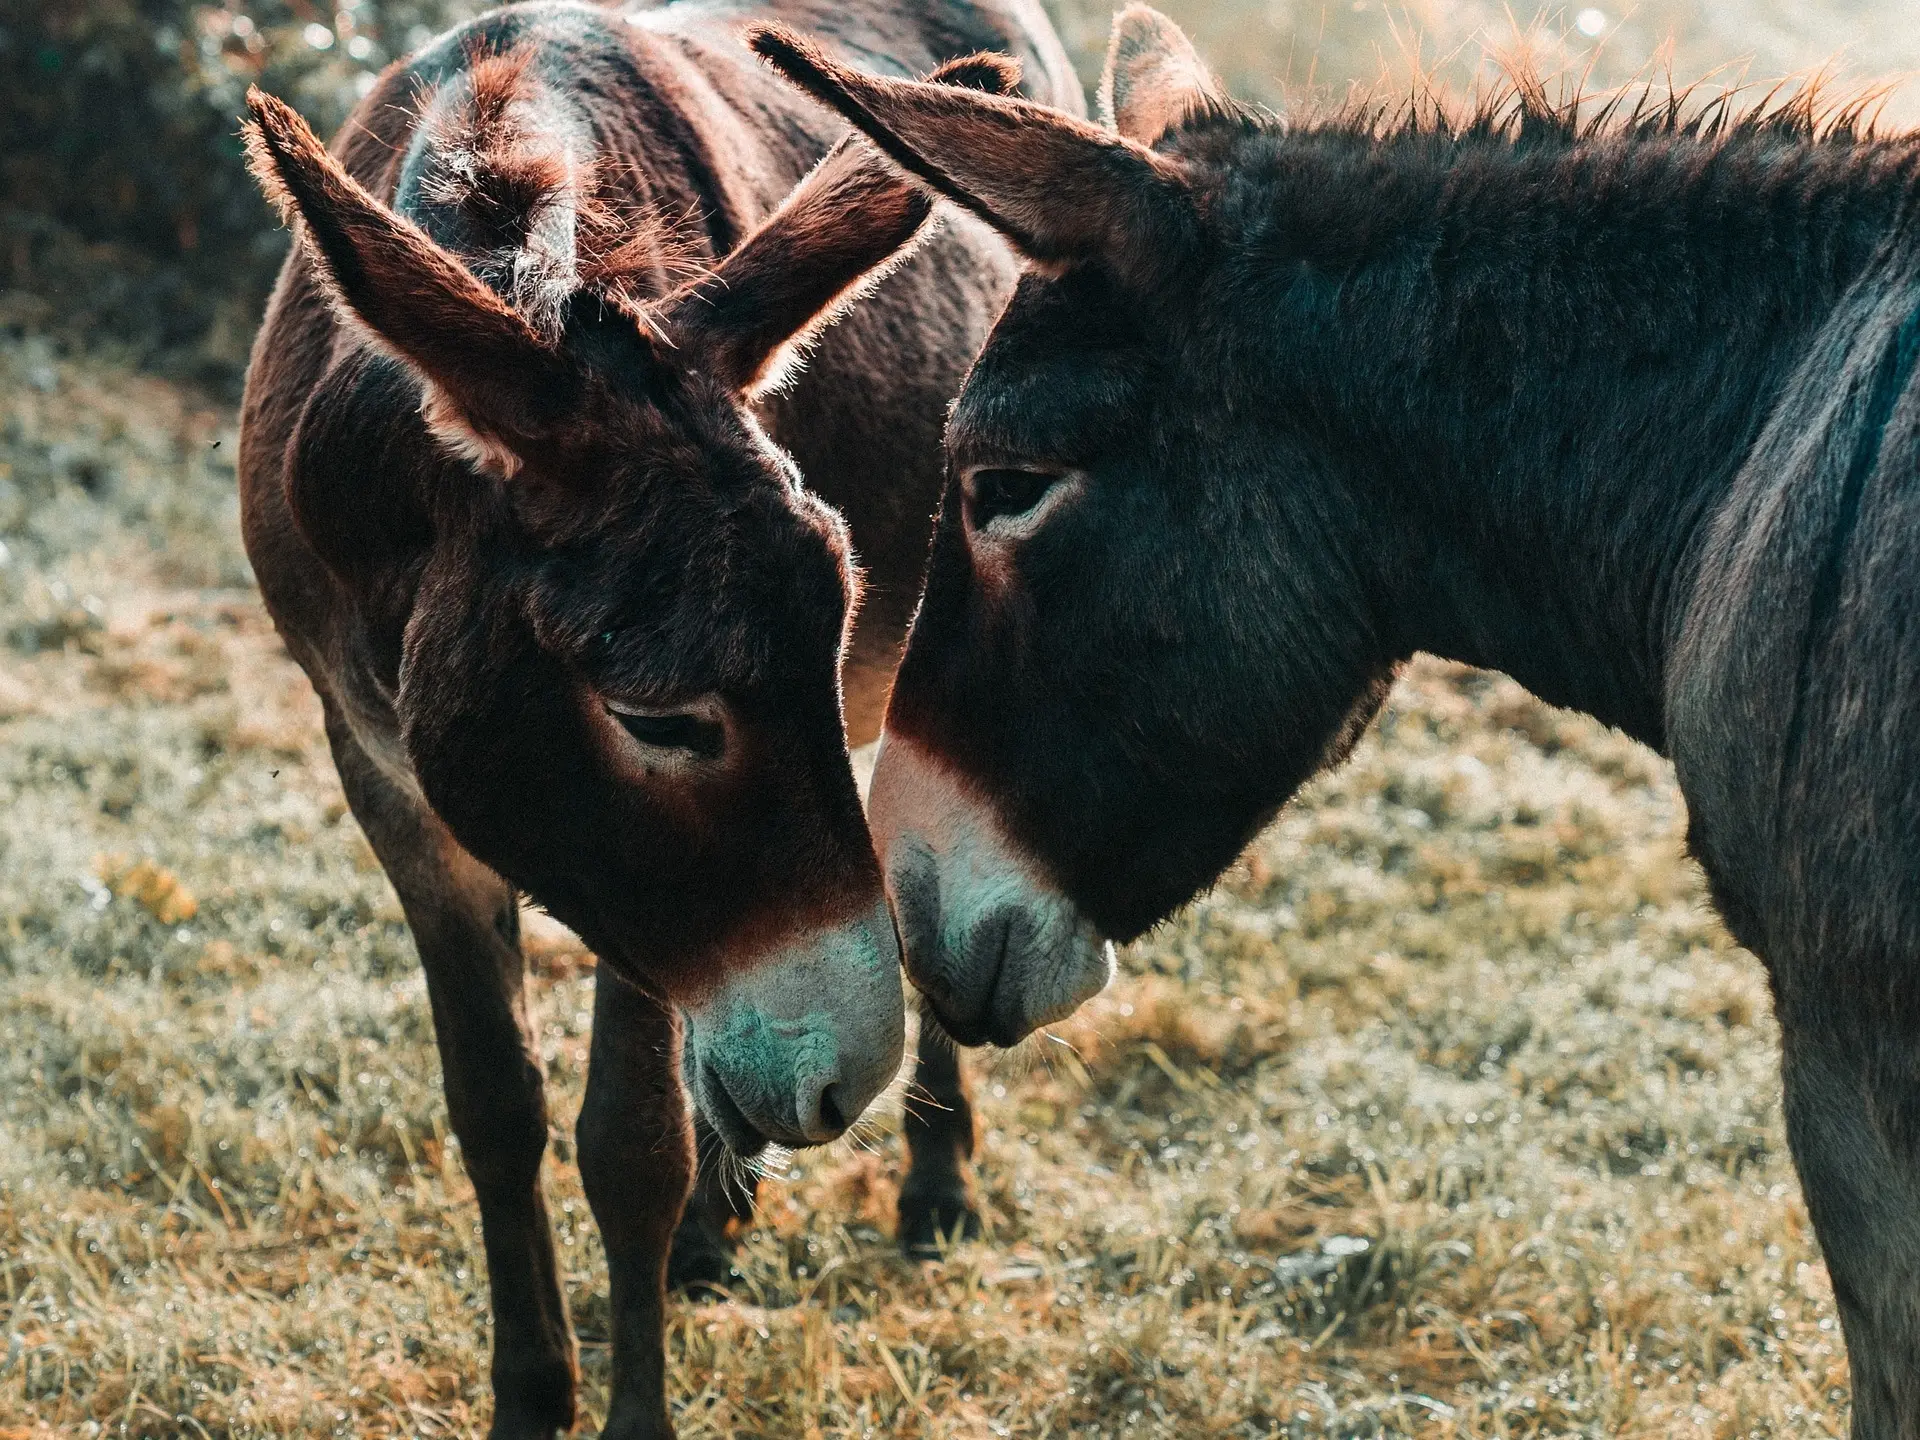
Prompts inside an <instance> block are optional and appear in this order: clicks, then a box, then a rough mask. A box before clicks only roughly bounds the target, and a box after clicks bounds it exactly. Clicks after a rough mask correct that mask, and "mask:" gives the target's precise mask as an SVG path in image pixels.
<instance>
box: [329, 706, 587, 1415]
mask: <svg viewBox="0 0 1920 1440" xmlns="http://www.w3.org/2000/svg"><path fill="white" fill-rule="evenodd" d="M327 738H328V740H329V741H331V742H332V745H333V757H334V764H335V766H336V768H337V769H338V770H339V772H340V781H341V784H342V786H343V787H344V788H345V790H346V792H347V802H348V804H350V805H351V806H352V807H353V814H354V818H355V819H356V820H358V821H359V822H360V828H361V829H362V830H363V831H365V832H366V836H367V841H368V843H369V844H371V845H372V846H373V850H374V853H375V854H376V855H378V856H379V857H380V863H381V865H383V866H384V867H385V868H386V872H387V877H388V879H390V880H391V881H392V882H393V888H394V889H395V890H396V891H397V892H398V893H399V896H400V904H401V906H402V908H403V909H404V910H405V911H406V915H407V923H408V925H409V926H410V927H411V928H412V930H413V939H414V944H415V945H416V946H417V947H418V948H419V951H420V961H421V964H422V966H423V967H424V968H425V970H426V972H427V999H428V1002H429V1003H430V1004H431V1006H432V1009H433V1033H434V1038H435V1040H437V1041H438V1042H439V1047H440V1068H441V1072H442V1075H443V1077H444V1083H445V1086H446V1093H447V1115H448V1118H449V1119H450V1120H451V1121H452V1122H453V1133H454V1134H455V1135H457V1136H458V1137H459V1139H460V1152H461V1155H462V1157H463V1158H464V1160H465V1162H466V1167H467V1175H468V1177H469V1178H470V1179H471V1180H472V1181H473V1188H474V1193H475V1195H476V1196H477V1198H478V1199H479V1201H480V1233H481V1239H482V1243H483V1244H484V1245H485V1247H486V1252H487V1278H488V1281H489V1282H490V1285H491V1288H492V1293H493V1426H492V1428H491V1429H490V1430H489V1431H488V1432H487V1433H488V1436H489V1437H490V1440H551V1437H552V1436H553V1434H554V1432H555V1431H556V1430H565V1429H569V1428H570V1427H571V1426H572V1425H573V1415H574V1411H573V1391H574V1349H573V1334H572V1331H571V1330H570V1329H569V1328H568V1325H567V1307H566V1301H565V1299H564V1297H563V1296H562V1295H561V1293H560V1279H559V1274H558V1272H557V1270H556V1268H555V1264H554V1255H553V1234H552V1231H551V1229H550V1228H549V1226H548V1222H547V1208H546V1202H545V1200H544V1199H543V1198H542V1196H541V1193H540V1159H541V1156H542V1154H544V1152H545V1151H546V1148H547V1107H546V1099H545V1095H544V1090H543V1085H542V1078H541V1073H540V1062H539V1060H538V1058H537V1054H536V1051H535V1049H534V1042H533V1034H532V1031H531V1028H530V1027H529V1026H528V1024H527V1010H526V997H525V993H524V984H525V964H524V961H523V960H522V958H521V954H520V929H519V923H520V912H519V907H518V904H517V902H516V900H515V897H514V893H513V890H512V889H511V887H509V886H508V885H507V883H506V882H505V881H504V880H502V879H501V878H500V877H499V876H498V875H496V874H494V873H493V871H491V870H489V869H488V868H487V867H486V866H484V865H482V864H481V863H480V862H479V861H477V860H475V859H474V858H473V857H472V856H471V855H469V854H467V852H466V851H465V850H463V849H461V848H460V846H459V845H458V844H456V843H455V842H454V840H453V837H452V836H451V835H449V834H448V833H447V830H446V827H445V826H443V825H442V824H441V823H440V821H439V820H438V819H437V818H435V817H434V815H433V814H432V813H431V812H430V811H428V810H427V809H426V807H425V806H424V805H422V804H421V803H420V802H419V801H418V800H417V799H416V798H415V797H413V796H412V795H409V794H407V793H406V792H404V791H402V790H401V789H400V788H399V787H397V786H396V785H394V784H393V783H392V782H391V781H390V780H388V779H387V778H386V776H385V775H384V774H382V773H381V772H380V770H379V769H378V768H377V767H376V766H374V764H373V763H372V762H371V761H370V760H369V759H368V758H367V756H366V754H365V752H364V751H362V750H361V748H360V746H359V744H358V742H357V741H356V740H355V739H354V738H353V736H352V735H351V734H350V733H349V732H348V731H347V728H346V727H345V726H344V725H343V724H341V723H340V720H339V717H338V716H337V715H335V714H333V713H332V711H331V708H329V713H328V716H327Z"/></svg>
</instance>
